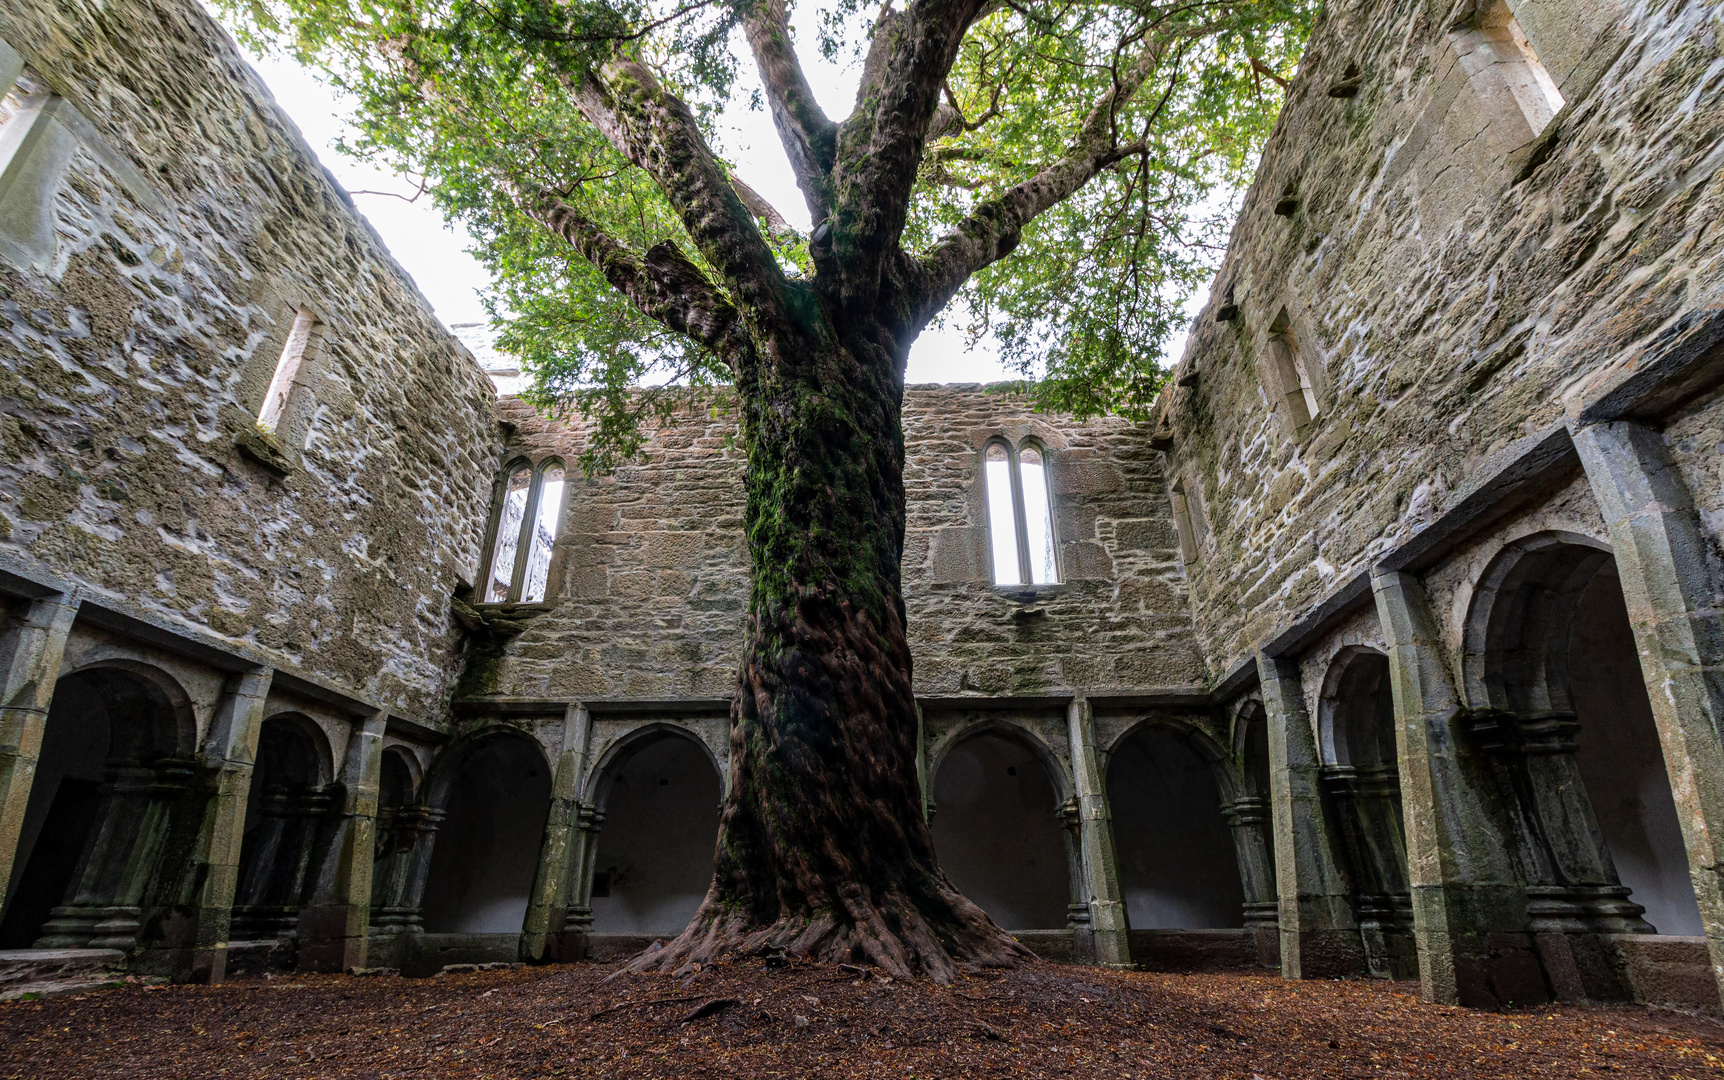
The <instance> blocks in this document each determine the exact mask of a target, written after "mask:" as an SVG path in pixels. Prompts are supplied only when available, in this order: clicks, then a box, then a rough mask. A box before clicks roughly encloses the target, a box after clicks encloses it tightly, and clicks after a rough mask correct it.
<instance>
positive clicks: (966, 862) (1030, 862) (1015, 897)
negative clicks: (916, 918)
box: [933, 722, 1077, 930]
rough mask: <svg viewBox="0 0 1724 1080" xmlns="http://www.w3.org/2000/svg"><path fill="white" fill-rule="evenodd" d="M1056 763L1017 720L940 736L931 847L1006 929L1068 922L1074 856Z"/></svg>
mask: <svg viewBox="0 0 1724 1080" xmlns="http://www.w3.org/2000/svg"><path fill="white" fill-rule="evenodd" d="M1065 792H1066V783H1065V775H1064V770H1063V769H1061V768H1060V767H1059V765H1058V763H1057V759H1055V758H1054V756H1053V754H1052V752H1051V751H1049V750H1048V748H1047V746H1046V745H1045V744H1043V743H1042V742H1041V741H1040V740H1038V739H1036V738H1035V736H1033V735H1031V734H1030V733H1029V732H1028V731H1026V730H1024V729H1023V728H1020V727H1018V726H1017V725H1015V724H1007V723H991V722H989V723H982V724H978V725H975V726H972V727H969V728H966V729H964V730H963V731H962V732H959V733H956V734H955V735H954V736H953V737H952V738H950V739H948V740H947V741H946V742H945V745H944V749H943V752H942V753H940V754H939V756H938V757H937V758H936V759H935V768H934V807H935V813H934V820H933V833H934V850H935V854H936V855H937V856H938V858H939V860H940V866H941V868H942V869H943V870H945V872H946V876H947V877H949V878H951V880H952V884H954V885H956V886H957V887H958V890H959V891H960V892H962V893H963V894H964V895H965V896H967V897H969V898H970V899H971V900H972V901H974V902H975V903H976V904H977V905H979V906H980V907H981V908H982V910H983V911H986V912H987V913H988V915H989V916H990V917H992V918H993V920H994V922H996V923H998V924H999V925H1000V926H1002V927H1004V928H1005V929H1008V930H1058V929H1064V928H1065V927H1066V926H1067V924H1068V923H1069V922H1070V919H1071V914H1070V908H1071V905H1072V903H1073V899H1074V897H1075V896H1076V895H1077V892H1076V891H1075V878H1076V874H1077V869H1076V854H1075V849H1074V845H1073V842H1072V838H1071V836H1070V835H1068V830H1067V828H1066V824H1065V821H1066V815H1065V814H1064V804H1065V801H1066V795H1065Z"/></svg>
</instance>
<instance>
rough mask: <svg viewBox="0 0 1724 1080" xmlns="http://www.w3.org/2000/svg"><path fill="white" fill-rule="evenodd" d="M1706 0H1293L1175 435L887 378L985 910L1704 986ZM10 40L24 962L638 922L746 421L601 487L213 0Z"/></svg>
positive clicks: (1614, 986)
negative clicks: (1305, 22) (1304, 43)
mask: <svg viewBox="0 0 1724 1080" xmlns="http://www.w3.org/2000/svg"><path fill="white" fill-rule="evenodd" d="M1721 15H1724V10H1721V7H1720V5H1719V4H1716V3H1705V2H1701V0H1393V2H1386V3H1385V2H1375V0H1333V2H1331V3H1330V4H1329V5H1328V6H1327V9H1326V11H1325V12H1324V14H1323V16H1322V18H1321V20H1320V22H1319V25H1318V27H1317V29H1316V32H1315V35H1314V37H1313V39H1312V42H1311V45H1310V48H1309V51H1308V52H1307V54H1306V57H1305V60H1304V62H1303V64H1302V65H1301V68H1300V71H1299V73H1298V76H1297V78H1296V79H1295V80H1294V82H1293V84H1292V86H1291V88H1290V90H1289V91H1288V94H1287V103H1286V107H1285V109H1284V110H1283V113H1282V116H1281V120H1280V123H1279V126H1278V128H1277V129H1276V131H1275V133H1274V135H1273V137H1272V139H1271V140H1270V143H1269V145H1268V147H1267V150H1266V152H1265V153H1264V155H1263V159H1262V165H1261V169H1260V171H1259V174H1258V177H1257V180H1256V182H1255V184H1254V185H1253V187H1252V188H1251V190H1250V192H1249V194H1248V195H1247V197H1246V199H1245V201H1244V209H1243V213H1242V215H1241V216H1240V219H1239V222H1238V225H1237V227H1236V228H1235V230H1234V233H1233V237H1232V242H1231V246H1230V248H1229V250H1228V253H1227V255H1226V258H1225V261H1224V262H1223V264H1222V266H1221V269H1220V272H1219V274H1218V276H1217V277H1216V279H1215V283H1214V287H1213V290H1212V295H1211V298H1210V300H1209V302H1208V304H1207V306H1206V307H1205V308H1204V310H1203V311H1202V312H1201V314H1200V315H1199V316H1198V317H1197V319H1196V322H1195V324H1194V326H1193V330H1192V334H1191V336H1190V339H1189V344H1188V346H1187V348H1186V350H1185V353H1184V355H1183V357H1182V358H1181V359H1180V361H1179V363H1178V367H1177V369H1176V371H1175V373H1174V378H1173V379H1172V380H1171V381H1170V383H1169V385H1168V388H1167V390H1166V392H1165V393H1164V395H1163V397H1162V399H1161V401H1160V406H1159V412H1158V414H1157V415H1156V418H1155V419H1154V421H1153V422H1150V423H1143V424H1133V423H1127V422H1125V421H1122V420H1100V421H1093V422H1089V423H1081V424H1080V423H1074V422H1071V421H1069V420H1067V419H1063V418H1060V417H1057V416H1050V415H1037V414H1034V413H1032V412H1031V411H1029V410H1028V409H1027V408H1026V407H1025V406H1024V405H1023V404H1022V403H1021V402H1020V401H1018V400H1017V399H1014V398H1011V397H1007V396H1003V395H1000V394H996V393H990V392H985V391H983V390H982V389H980V388H976V387H932V386H921V387H911V388H910V389H909V390H908V392H907V394H906V408H905V414H906V424H907V429H908V430H907V433H906V434H907V442H908V445H909V447H910V458H909V469H908V477H907V485H908V490H909V499H910V505H909V533H908V542H907V550H906V554H905V559H904V574H905V587H906V593H907V597H906V599H907V604H908V607H909V612H910V628H911V635H912V644H913V646H914V649H915V665H916V668H915V675H916V685H917V687H918V691H919V695H920V702H921V709H922V717H923V739H922V754H921V760H920V762H919V768H920V770H921V775H922V781H923V787H924V790H925V791H926V802H927V807H928V812H929V813H930V814H931V815H932V822H933V829H934V834H935V838H936V842H937V844H938V848H939V853H940V857H941V860H942V862H943V864H944V865H945V866H946V868H947V870H948V872H949V873H950V874H951V876H952V877H953V879H954V880H955V881H956V882H957V884H958V885H959V886H960V887H961V888H963V889H964V890H965V891H966V892H967V893H968V894H969V895H970V896H972V897H973V898H975V899H976V900H977V901H978V902H979V903H981V904H982V906H983V907H984V908H986V909H987V910H988V911H989V912H990V913H991V914H992V915H993V916H994V917H995V919H996V920H998V921H999V922H1000V923H1002V924H1003V925H1005V926H1006V927H1008V928H1010V929H1012V930H1014V931H1018V932H1021V934H1022V936H1023V938H1024V940H1025V941H1027V942H1030V943H1032V944H1033V945H1034V947H1035V948H1036V949H1038V950H1039V951H1041V952H1043V953H1044V954H1045V955H1049V956H1054V957H1058V958H1063V959H1070V960H1077V961H1085V962H1097V963H1106V964H1125V963H1130V962H1134V961H1135V962H1139V963H1145V964H1150V965H1155V966H1163V967H1171V968H1175V969H1177V968H1191V967H1216V966H1230V965H1231V966H1259V965H1261V966H1274V965H1279V966H1280V968H1281V969H1282V971H1283V972H1284V973H1285V974H1287V975H1289V976H1307V977H1309V976H1340V975H1362V976H1363V975H1374V976H1397V977H1413V976H1415V975H1416V976H1417V977H1418V978H1420V979H1421V980H1422V981H1423V984H1424V988H1425V991H1426V993H1427V994H1428V995H1429V996H1431V997H1434V998H1437V999H1441V1000H1452V1001H1462V1002H1465V1003H1469V1004H1481V1005H1490V1004H1494V1003H1498V1002H1501V1001H1511V1000H1512V1001H1516V1002H1530V1001H1542V1000H1548V999H1561V1000H1578V999H1621V998H1632V999H1639V1000H1653V1001H1668V1002H1678V1003H1690V1004H1710V1005H1713V1006H1715V1005H1716V1004H1717V995H1718V988H1717V978H1718V975H1719V973H1720V972H1724V966H1721V965H1724V881H1721V880H1720V865H1721V862H1724V851H1721V850H1720V845H1724V622H1721V619H1720V583H1721V582H1724V562H1721V559H1720V552H1721V546H1720V540H1721V536H1724V453H1721V451H1724V396H1721V391H1720V389H1719V384H1720V381H1721V378H1720V377H1721V376H1724V359H1721V358H1724V351H1721V350H1724V304H1721V303H1720V293H1721V290H1724V268H1721V267H1720V258H1721V256H1724V236H1721V235H1720V232H1719V230H1718V229H1717V228H1716V227H1715V223H1716V222H1717V221H1718V220H1719V218H1720V211H1721V209H1724V203H1721V200H1724V188H1721V187H1720V184H1719V176H1720V169H1721V168H1724V141H1721V139H1720V131H1721V130H1724V49H1721V47H1720V33H1721V30H1724V19H1721ZM0 42H3V44H0V82H3V83H4V85H5V86H6V87H9V91H8V93H7V96H6V97H5V100H4V105H3V107H0V380H3V382H0V391H3V394H0V447H3V451H0V626H3V636H0V681H3V687H4V690H3V695H0V707H3V709H4V714H3V723H0V880H4V881H5V882H6V893H5V898H4V907H3V909H0V949H10V950H17V949H84V950H91V949H95V950H109V951H108V952H105V953H102V954H101V955H102V956H105V957H108V958H110V960H111V961H112V962H115V963H124V964H127V965H130V966H131V967H133V968H134V969H136V970H140V971H145V972H157V973H166V974H171V975H174V976H176V977H181V978H199V979H211V980H214V979H220V978H222V977H223V976H224V973H231V972H234V971H241V970H254V971H255V970H260V969H267V968H282V967H289V966H297V967H299V968H302V969H315V970H332V969H343V968H352V967H397V968H401V969H403V970H405V971H406V972H408V973H410V974H411V973H422V972H430V971H436V970H438V969H439V968H440V967H441V966H443V965H444V964H447V963H452V962H474V961H490V960H515V959H525V960H529V961H531V960H541V959H555V958H570V957H574V956H578V955H582V954H583V953H584V954H586V955H593V956H605V955H613V956H614V955H617V954H619V953H620V952H621V951H622V950H624V949H631V948H638V947H640V946H641V945H642V944H644V943H645V942H647V941H650V940H651V937H652V936H654V935H666V934H670V933H673V932H675V931H676V930H678V929H679V928H680V927H681V925H682V924H683V922H684V921H685V920H686V919H687V918H688V917H689V915H690V914H691V913H692V911H693V909H694V907H695V905H696V904H697V903H698V901H699V898H700V896H701V894H702V893H703V892H704V890H705V887H706V884H707V878H708V875H709V871H710V858H711V851H712V844H713V837H714V835H715V832H716V828H717V820H718V807H719V803H720V799H721V797H722V792H723V790H724V785H725V783H726V775H727V773H726V756H727V728H728V711H729V704H728V698H729V695H730V692H731V686H732V682H733V679H734V672H735V668H736V664H737V653H738V648H739V645H740V642H741V640H742V635H741V620H742V614H743V611H744V608H745V603H746V596H747V588H748V583H747V579H746V567H747V559H746V553H745V551H744V544H743V538H742V532H741V515H742V498H743V494H742V485H741V483H740V475H741V461H740V460H739V457H738V453H737V451H736V450H735V449H734V447H733V440H732V438H731V436H732V435H733V433H734V424H735V420H734V414H733V413H728V412H726V411H725V410H724V409H723V408H718V409H716V410H715V411H714V412H712V413H711V414H710V415H708V414H707V413H704V412H703V413H702V414H701V415H699V416H697V417H694V418H688V419H684V420H683V421H682V422H680V423H678V424H675V425H673V426H671V427H668V428H665V429H663V430H661V431H659V432H657V433H656V434H655V435H654V437H653V438H652V439H651V441H650V442H649V443H648V445H647V448H646V451H645V454H644V456H643V459H642V460H641V461H639V462H638V463H633V464H629V465H627V466H626V467H624V468H622V469H620V470H619V471H618V472H616V473H615V474H614V475H610V476H607V477H603V478H598V479H592V480H588V479H584V478H582V476H581V475H580V472H579V470H578V469H575V468H574V467H573V463H574V461H575V459H576V456H577V455H578V454H579V452H580V450H581V448H582V446H583V445H584V443H583V438H584V435H583V432H582V430H581V429H580V427H579V426H572V425H569V424H562V423H557V422H552V421H547V420H545V419H543V418H542V417H540V416H538V415H535V414H534V413H533V412H532V410H530V409H529V408H527V407H525V406H523V405H521V404H520V403H518V402H516V401H514V400H513V399H509V398H504V399H502V400H500V401H499V400H498V399H497V397H496V395H495V393H494V390H493V387H492V384H491V383H490V381H489V380H488V378H487V376H486V374H485V372H484V371H482V370H481V369H480V367H479V365H478V364H477V363H476V362H475V361H474V359H473V357H472V356H471V354H469V353H468V352H467V351H466V349H464V348H463V347H462V346H461V344H460V343H459V342H458V341H457V340H455V339H454V338H453V337H452V336H451V335H450V333H449V332H448V331H447V330H445V329H444V328H443V327H442V326H440V325H439V324H438V322H437V320H436V319H435V318H434V316H433V315H432V313H431V311H430V309H429V307H428V306H427V304H426V303H425V301H424V299H423V298H422V297H421V296H420V295H419V293H418V292H417V290H416V289H415V287H414V285H413V283H412V280H411V279H410V278H409V276H408V275H407V274H406V273H405V272H403V270H402V269H401V267H399V266H398V265H397V264H396V263H395V262H394V261H393V260H392V259H391V258H390V256H389V254H388V252H387V251H385V250H384V248H383V246H382V245H381V244H380V242H379V241H378V240H377V238H376V237H375V235H373V233H372V232H371V231H370V229H369V227H368V226H367V224H366V223H365V221H364V219H363V218H362V217H361V216H360V215H359V214H358V213H357V212H356V211H355V210H354V208H353V205H352V204H351V202H350V201H349V200H348V198H347V197H346V195H345V194H344V193H343V192H342V191H341V190H340V189H339V187H338V186H337V185H336V184H335V183H334V182H333V181H332V180H331V179H330V178H329V177H328V176H327V175H326V174H325V173H324V172H323V171H322V169H321V168H320V167H319V166H318V164H317V162H316V160H315V158H314V157H313V155H312V154H311V153H310V151H309V150H308V149H307V147H306V146H305V144H304V142H303V140H302V139H301V138H300V136H299V135H298V133H297V131H296V130H295V128H294V127H293V125H292V124H291V123H290V122H289V121H288V120H287V119H286V117H285V116H284V115H283V114H282V113H281V111H280V110H279V109H278V108H277V107H276V106H275V104H274V103H273V101H272V100H271V99H270V97H269V95H268V93H267V92H266V91H265V89H264V87H263V86H262V84H261V83H260V82H259V81H258V79H257V77H256V76H255V75H254V74H253V73H252V72H251V70H250V69H249V68H248V67H247V66H246V64H245V63H244V61H243V60H242V58H241V56H240V54H239V53H238V51H237V50H236V49H235V47H234V46H233V44H232V43H231V42H230V40H229V39H228V37H227V36H226V34H225V33H224V32H223V31H222V30H221V29H220V28H219V27H218V26H217V25H216V24H215V23H214V22H212V21H211V19H210V18H209V17H208V16H207V15H206V14H205V13H204V11H203V9H202V8H201V7H200V6H199V5H197V4H195V3H192V2H190V0H109V2H107V3H104V4H102V5H99V6H98V5H82V4H71V3H48V2H45V0H5V2H4V3H0ZM720 404H722V403H720Z"/></svg>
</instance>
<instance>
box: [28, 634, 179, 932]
mask: <svg viewBox="0 0 1724 1080" xmlns="http://www.w3.org/2000/svg"><path fill="white" fill-rule="evenodd" d="M195 732H196V721H195V719H194V717H193V714H192V707H191V703H190V698H189V696H188V695H187V694H186V693H185V690H184V688H183V687H181V686H180V684H179V683H178V681H177V680H175V679H174V678H173V677H172V676H171V675H169V674H167V673H166V672H164V671H161V670H160V669H157V668H154V667H151V666H149V665H145V664H141V663H136V662H132V661H124V660H119V661H115V660H107V661H102V662H100V663H97V664H94V665H90V666H88V667H84V668H80V669H78V670H76V671H73V672H71V673H69V674H67V675H65V676H63V677H61V678H60V679H59V681H58V682H57V683H56V684H55V687H54V698H53V704H52V706H51V707H50V709H49V713H48V718H47V723H46V725H45V727H44V729H43V737H42V747H41V752H40V756H39V758H38V761H37V766H36V772H35V776H34V778H33V780H32V782H31V787H30V797H29V802H28V804H27V806H26V809H25V814H24V822H23V828H22V830H21V833H20V836H19V841H18V848H17V853H16V856H15V859H14V862H13V867H12V877H11V880H10V881H9V882H8V883H7V900H6V911H5V916H4V919H3V920H0V947H4V948H30V947H32V946H35V947H43V948H76V947H83V946H88V945H99V946H119V947H126V948H130V947H132V946H134V945H136V944H138V943H139V936H140V934H141V933H142V931H143V925H142V914H143V909H144V907H145V906H146V905H147V904H149V903H150V901H151V900H152V897H151V896H150V895H148V890H149V888H150V887H151V883H152V882H155V883H158V885H159V887H161V888H166V889H170V890H171V889H172V888H174V886H175V885H177V884H178V881H177V878H176V875H175V873H174V870H175V869H176V868H173V867H164V868H160V872H158V873H155V874H153V875H150V876H148V877H146V876H145V875H142V874H139V873H128V872H127V870H128V866H129V864H130V863H131V862H132V856H133V854H134V852H136V851H137V850H138V849H139V846H140V845H147V846H149V847H150V849H151V851H152V852H156V853H160V852H171V851H177V850H180V849H179V848H178V847H177V845H175V844H174V843H172V841H174V840H175V839H176V837H177V838H178V839H180V840H186V839H188V838H189V837H188V836H187V835H186V834H187V833H188V831H190V830H195V828H196V827H197V822H196V821H195V820H194V819H195V818H197V817H199V816H201V815H200V814H199V813H198V811H199V810H201V806H199V805H193V803H194V802H201V800H200V799H199V791H198V788H197V785H196V783H195V781H196V776H197V774H196V772H195V769H194V766H193V762H192V760H191V754H192V749H193V745H194V742H195ZM156 858H157V859H158V860H159V859H160V858H161V855H159V854H157V855H156ZM151 869H152V870H155V869H157V868H155V867H152V868H151ZM108 909H112V911H109V913H108V914H107V915H106V916H104V915H103V914H102V913H103V912H104V911H107V910H108Z"/></svg>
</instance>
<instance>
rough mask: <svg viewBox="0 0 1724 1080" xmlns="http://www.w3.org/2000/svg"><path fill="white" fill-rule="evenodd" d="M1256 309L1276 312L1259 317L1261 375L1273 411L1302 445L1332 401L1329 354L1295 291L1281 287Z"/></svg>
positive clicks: (1256, 340)
mask: <svg viewBox="0 0 1724 1080" xmlns="http://www.w3.org/2000/svg"><path fill="white" fill-rule="evenodd" d="M1258 310H1259V311H1272V312H1274V313H1275V315H1274V317H1273V318H1270V319H1268V321H1267V322H1258V323H1257V326H1258V328H1259V329H1258V330H1257V331H1256V334H1255V336H1254V338H1253V341H1252V347H1253V351H1254V352H1255V354H1256V367H1257V376H1258V380H1259V382H1260V383H1261V384H1262V387H1263V393H1264V396H1265V397H1266V398H1267V400H1268V402H1269V408H1270V410H1271V412H1273V413H1274V414H1275V416H1276V417H1278V418H1279V420H1280V422H1281V423H1283V424H1284V425H1285V428H1284V430H1283V434H1284V435H1285V437H1286V438H1287V439H1288V440H1289V441H1290V442H1292V443H1294V444H1295V445H1300V446H1303V445H1304V444H1305V443H1307V442H1309V441H1310V440H1311V438H1312V437H1313V436H1314V435H1315V434H1316V433H1317V430H1318V428H1319V427H1320V426H1321V425H1320V423H1319V421H1320V419H1321V418H1322V416H1323V414H1324V413H1325V412H1327V411H1328V409H1329V407H1330V405H1331V402H1330V401H1329V373H1328V368H1327V366H1326V365H1327V362H1328V361H1327V357H1326V356H1325V354H1324V353H1323V351H1322V349H1320V348H1318V347H1317V341H1316V338H1315V337H1314V336H1313V335H1312V334H1311V333H1310V325H1311V320H1310V319H1309V318H1307V317H1306V312H1305V310H1304V305H1303V304H1301V303H1300V301H1299V297H1298V296H1297V295H1295V294H1293V293H1291V292H1282V293H1281V294H1280V295H1278V296H1274V297H1271V298H1270V302H1269V303H1268V304H1266V305H1265V306H1264V308H1260V309H1258Z"/></svg>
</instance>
